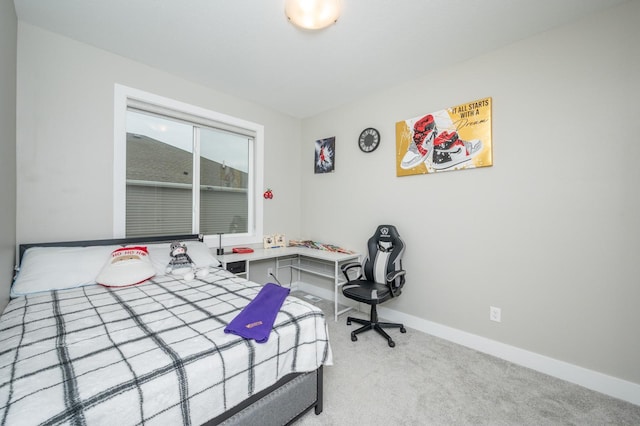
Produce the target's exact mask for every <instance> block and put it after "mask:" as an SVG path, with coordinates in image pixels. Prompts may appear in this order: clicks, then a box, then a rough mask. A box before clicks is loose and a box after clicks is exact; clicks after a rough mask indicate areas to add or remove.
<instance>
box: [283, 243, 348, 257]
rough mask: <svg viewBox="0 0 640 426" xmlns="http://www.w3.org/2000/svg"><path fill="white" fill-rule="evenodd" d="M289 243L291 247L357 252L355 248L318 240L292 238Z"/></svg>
mask: <svg viewBox="0 0 640 426" xmlns="http://www.w3.org/2000/svg"><path fill="white" fill-rule="evenodd" d="M289 245H290V246H291V247H306V248H312V249H317V250H326V251H331V252H334V253H345V254H355V253H356V252H355V251H353V250H348V249H345V248H342V247H338V246H335V245H333V244H325V243H319V242H317V241H311V240H290V241H289Z"/></svg>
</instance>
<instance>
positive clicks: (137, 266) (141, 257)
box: [96, 246, 156, 287]
mask: <svg viewBox="0 0 640 426" xmlns="http://www.w3.org/2000/svg"><path fill="white" fill-rule="evenodd" d="M155 274H156V271H155V269H154V268H153V265H152V264H151V260H149V252H148V251H147V247H145V246H133V247H122V248H119V249H117V250H114V251H113V252H112V253H111V255H110V257H109V260H108V261H107V263H106V264H105V265H104V267H103V268H102V271H100V273H99V274H98V277H97V278H96V282H97V283H98V284H102V285H104V286H107V287H126V286H130V285H135V284H140V283H142V282H144V281H146V280H148V279H149V278H151V277H152V276H154V275H155Z"/></svg>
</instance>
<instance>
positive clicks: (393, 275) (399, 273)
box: [387, 269, 407, 283]
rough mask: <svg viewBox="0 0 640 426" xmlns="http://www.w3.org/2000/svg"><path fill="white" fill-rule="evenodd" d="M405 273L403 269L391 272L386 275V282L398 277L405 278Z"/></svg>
mask: <svg viewBox="0 0 640 426" xmlns="http://www.w3.org/2000/svg"><path fill="white" fill-rule="evenodd" d="M406 273H407V271H405V270H404V269H399V270H397V271H391V272H389V273H388V274H387V282H389V283H390V282H391V281H394V280H395V279H396V278H398V277H403V276H405V274H406Z"/></svg>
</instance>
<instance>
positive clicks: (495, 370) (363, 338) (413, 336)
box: [292, 291, 640, 426]
mask: <svg viewBox="0 0 640 426" xmlns="http://www.w3.org/2000/svg"><path fill="white" fill-rule="evenodd" d="M304 294H305V293H302V292H299V291H298V292H293V293H292V295H295V296H298V297H301V296H304ZM305 300H307V299H305ZM315 304H316V305H317V306H320V307H321V308H322V309H323V311H324V312H325V314H326V317H327V323H328V324H329V337H330V341H331V347H332V350H333V361H334V365H333V366H330V367H325V369H324V411H323V412H322V413H321V414H320V415H318V416H316V415H315V413H314V412H313V411H310V412H309V413H307V414H306V415H305V416H303V417H302V418H301V419H300V420H299V421H298V422H297V423H296V425H297V426H298V425H300V426H313V425H368V426H369V425H385V426H387V425H640V406H637V405H633V404H630V403H628V402H624V401H621V400H618V399H615V398H611V397H609V396H606V395H603V394H600V393H597V392H594V391H591V390H588V389H586V388H583V387H580V386H577V385H574V384H571V383H568V382H565V381H562V380H559V379H556V378H553V377H550V376H547V375H544V374H542V373H538V372H536V371H533V370H530V369H528V368H524V367H520V366H517V365H515V364H512V363H510V362H507V361H504V360H501V359H499V358H495V357H493V356H490V355H486V354H483V353H481V352H477V351H475V350H472V349H468V348H466V347H464V346H460V345H457V344H454V343H451V342H448V341H446V340H443V339H440V338H437V337H434V336H430V335H428V334H425V333H422V332H420V331H416V330H412V329H410V328H407V333H406V334H402V333H400V331H399V330H398V329H391V330H389V334H390V335H391V337H392V338H393V340H394V341H395V343H396V347H395V348H390V347H389V346H388V345H387V342H386V340H385V339H383V338H382V337H381V336H380V335H378V334H377V333H375V332H374V331H368V332H365V333H363V334H360V335H358V341H357V342H352V341H351V338H350V332H351V330H355V329H356V328H357V327H359V325H358V324H356V323H353V324H352V325H351V326H347V325H346V317H347V316H348V315H351V316H358V317H361V318H366V317H367V316H368V313H366V314H365V313H358V312H349V313H348V314H343V315H341V316H340V318H339V319H338V322H335V321H334V320H333V304H332V302H330V301H326V300H321V301H320V302H316V303H315Z"/></svg>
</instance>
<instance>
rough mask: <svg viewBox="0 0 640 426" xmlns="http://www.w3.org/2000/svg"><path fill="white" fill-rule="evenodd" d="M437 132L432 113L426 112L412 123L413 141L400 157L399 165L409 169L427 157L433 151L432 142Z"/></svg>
mask: <svg viewBox="0 0 640 426" xmlns="http://www.w3.org/2000/svg"><path fill="white" fill-rule="evenodd" d="M437 134H438V128H437V127H436V122H435V120H434V119H433V115H431V114H428V115H425V116H424V117H422V118H421V119H420V120H418V121H416V123H415V124H414V125H413V141H412V142H411V143H410V144H409V149H408V150H407V152H406V153H405V154H404V157H402V161H401V162H400V167H402V168H403V169H405V170H407V169H411V168H413V167H415V166H417V165H418V164H420V163H422V162H423V161H425V160H426V159H428V158H429V156H430V155H431V153H432V151H433V142H434V140H435V139H436V136H437Z"/></svg>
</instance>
